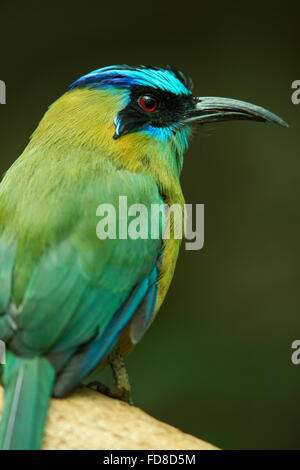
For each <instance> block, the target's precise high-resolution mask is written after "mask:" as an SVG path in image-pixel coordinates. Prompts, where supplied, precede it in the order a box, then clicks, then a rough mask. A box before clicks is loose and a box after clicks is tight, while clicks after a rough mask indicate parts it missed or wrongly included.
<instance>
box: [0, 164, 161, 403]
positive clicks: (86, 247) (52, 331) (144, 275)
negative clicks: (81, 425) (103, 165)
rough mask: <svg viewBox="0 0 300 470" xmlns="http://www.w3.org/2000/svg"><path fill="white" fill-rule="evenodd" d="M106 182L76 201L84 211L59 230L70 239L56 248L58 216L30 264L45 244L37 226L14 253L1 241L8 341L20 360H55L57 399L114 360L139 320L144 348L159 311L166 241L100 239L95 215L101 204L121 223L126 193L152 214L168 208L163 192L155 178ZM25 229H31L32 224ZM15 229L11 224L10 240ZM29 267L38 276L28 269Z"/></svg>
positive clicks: (0, 323)
mask: <svg viewBox="0 0 300 470" xmlns="http://www.w3.org/2000/svg"><path fill="white" fill-rule="evenodd" d="M102 183H103V184H101V185H99V184H97V185H90V186H89V189H88V190H87V191H85V194H84V195H81V196H80V198H78V199H77V200H76V197H74V195H72V197H73V202H74V199H75V201H76V202H77V205H78V207H77V213H78V215H77V217H76V223H73V224H72V225H71V227H72V228H71V229H70V230H69V231H67V230H66V229H65V228H64V227H61V228H60V227H58V228H57V227H56V230H57V231H58V233H63V234H64V236H63V237H61V239H60V240H58V239H57V237H56V240H55V241H54V242H53V238H54V239H55V237H54V235H53V230H54V228H53V227H54V225H53V222H52V221H51V218H50V220H49V225H48V226H47V227H45V228H46V231H48V233H49V234H50V235H49V243H48V244H46V249H43V250H41V251H40V252H39V253H36V251H35V252H33V253H32V256H31V258H30V260H29V261H28V256H29V255H31V252H30V250H33V251H34V250H36V247H37V246H41V244H39V242H38V240H36V241H35V240H34V234H35V223H34V221H32V224H31V231H30V234H31V237H22V241H20V240H17V242H16V244H15V245H10V248H9V249H8V244H7V242H6V238H5V236H4V235H3V237H2V239H1V241H2V243H1V242H0V279H2V278H3V279H4V278H5V284H3V285H1V287H0V304H1V305H2V310H4V311H5V314H2V316H0V338H3V339H4V340H5V341H7V342H8V344H9V348H10V349H11V350H12V351H13V352H15V353H16V354H17V355H19V356H26V357H33V356H36V355H45V356H46V357H47V358H48V359H49V361H50V362H51V363H52V365H53V366H54V367H55V369H56V371H57V383H56V386H55V391H54V393H55V394H56V395H57V396H62V395H65V394H66V393H67V392H68V391H69V390H71V389H72V388H73V387H74V386H75V385H76V384H77V383H78V382H80V381H81V380H82V379H83V378H84V376H85V375H87V374H88V373H89V372H90V371H91V370H92V369H93V368H94V367H95V366H96V365H97V363H99V361H102V360H103V359H105V358H106V357H107V355H108V354H109V353H110V351H111V349H112V348H113V347H114V345H115V344H116V343H117V341H118V339H119V338H120V336H121V335H122V333H123V331H124V329H125V328H126V327H127V326H128V325H129V323H130V322H131V320H133V321H132V326H131V336H132V341H133V342H134V343H136V342H138V341H139V340H140V339H141V337H142V336H143V334H144V332H145V331H146V329H147V327H148V325H149V323H150V321H151V318H152V315H153V312H154V309H155V304H156V298H157V278H158V264H159V262H158V260H159V256H160V251H161V246H162V241H161V239H160V238H158V239H157V240H152V239H150V238H148V239H136V240H133V239H130V238H128V239H118V238H117V239H105V240H99V239H98V238H97V237H96V225H97V218H96V217H95V213H96V209H97V207H98V205H99V203H108V202H109V203H111V204H113V205H114V206H115V207H116V208H117V210H116V216H117V219H118V220H119V216H120V214H119V210H118V197H119V195H126V196H127V202H128V206H129V205H130V204H133V203H134V204H136V203H142V204H144V206H146V207H148V208H150V207H151V204H153V203H158V204H161V203H162V200H161V197H160V195H159V191H158V189H157V187H156V184H155V183H154V182H153V181H151V180H150V179H149V178H147V177H145V176H142V175H133V174H131V173H128V172H125V171H124V172H123V173H122V174H121V175H119V177H118V178H115V177H114V175H111V177H108V176H107V175H106V177H105V181H103V182H102ZM48 202H49V201H48ZM56 205H57V202H56ZM59 210H60V211H63V212H64V211H66V209H65V208H64V207H60V209H59ZM150 216H151V215H150V212H149V217H150ZM25 225H27V226H29V227H30V223H29V222H28V221H27V224H25ZM12 231H13V227H9V226H8V227H6V229H5V234H6V235H7V234H11V232H12ZM161 232H162V227H161ZM32 237H33V238H32ZM11 238H12V237H11ZM29 238H30V239H29ZM28 239H29V241H28ZM24 240H25V241H24ZM42 246H45V244H43V245H42ZM14 247H16V249H15V248H14ZM15 251H16V253H15ZM8 253H9V255H8ZM25 253H26V256H25ZM3 258H5V259H6V262H5V263H3V262H1V261H2V260H3ZM25 261H26V262H27V261H28V262H27V265H28V266H30V267H31V266H33V268H32V269H31V270H30V269H28V267H26V268H24V265H25ZM8 274H10V275H8ZM20 279H21V280H22V281H21V282H20ZM24 279H28V281H27V282H26V283H24ZM14 281H15V282H14ZM14 286H15V287H14ZM18 286H22V288H23V290H24V292H23V294H20V287H18ZM10 299H20V301H19V302H18V308H17V309H16V308H15V307H14V308H9V305H10V303H9V301H10ZM12 305H13V306H14V303H12ZM0 311H1V310H0Z"/></svg>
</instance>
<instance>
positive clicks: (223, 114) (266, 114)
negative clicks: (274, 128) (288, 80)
mask: <svg viewBox="0 0 300 470" xmlns="http://www.w3.org/2000/svg"><path fill="white" fill-rule="evenodd" d="M234 119H239V120H240V119H249V120H253V121H262V122H266V121H268V122H274V123H275V124H279V125H281V126H284V127H289V126H288V124H287V123H286V122H285V121H284V120H283V119H281V118H280V117H278V116H276V114H273V113H271V112H270V111H268V110H267V109H265V108H262V107H261V106H256V105H255V104H251V103H247V102H246V101H239V100H234V99H231V98H217V97H215V96H204V97H198V98H195V107H194V109H193V110H192V111H191V113H190V114H189V116H188V117H187V119H186V121H185V122H187V123H189V122H193V121H195V122H199V124H202V123H207V122H215V121H231V120H234Z"/></svg>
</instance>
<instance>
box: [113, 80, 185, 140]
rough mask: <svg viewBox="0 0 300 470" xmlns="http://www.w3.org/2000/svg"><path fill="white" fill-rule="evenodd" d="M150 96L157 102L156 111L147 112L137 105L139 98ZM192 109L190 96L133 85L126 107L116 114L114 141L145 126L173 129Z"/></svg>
mask: <svg viewBox="0 0 300 470" xmlns="http://www.w3.org/2000/svg"><path fill="white" fill-rule="evenodd" d="M146 95H151V96H153V97H155V98H156V100H157V101H158V106H157V109H156V110H155V111H154V112H148V111H147V110H144V109H142V108H141V106H140V105H139V98H140V97H141V96H146ZM193 108H194V98H193V96H192V95H175V94H174V93H171V92H169V91H163V90H160V89H156V88H152V87H144V86H140V85H134V86H133V87H132V88H131V93H130V101H129V103H128V105H127V106H126V107H125V108H124V109H122V111H120V112H119V113H118V114H117V118H116V121H115V124H116V133H115V135H114V136H113V137H114V139H118V138H119V137H121V136H122V135H125V134H129V133H131V132H137V131H139V130H141V129H143V128H145V127H147V126H152V127H162V128H164V127H170V128H171V129H175V128H176V127H177V126H178V124H180V123H181V122H182V121H183V120H184V119H185V118H186V117H187V116H188V115H189V113H190V112H191V109H193Z"/></svg>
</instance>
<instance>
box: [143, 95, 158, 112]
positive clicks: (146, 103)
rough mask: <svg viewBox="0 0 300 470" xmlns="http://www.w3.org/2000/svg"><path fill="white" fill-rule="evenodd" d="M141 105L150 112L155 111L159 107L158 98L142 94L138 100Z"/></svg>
mask: <svg viewBox="0 0 300 470" xmlns="http://www.w3.org/2000/svg"><path fill="white" fill-rule="evenodd" d="M138 103H139V105H140V107H141V108H142V109H143V110H144V111H148V113H153V111H155V110H156V109H157V106H158V100H157V99H156V98H154V96H151V95H145V96H141V97H140V98H139V100H138Z"/></svg>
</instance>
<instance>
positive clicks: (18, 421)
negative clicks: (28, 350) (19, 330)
mask: <svg viewBox="0 0 300 470" xmlns="http://www.w3.org/2000/svg"><path fill="white" fill-rule="evenodd" d="M6 359H7V363H6V364H5V366H4V367H3V376H2V382H3V385H4V388H5V394H4V410H3V414H2V418H1V422H0V449H2V450H36V449H39V448H40V446H41V442H42V437H43V429H44V425H45V421H46V417H47V410H48V405H49V399H50V395H51V391H52V387H53V382H54V378H55V372H54V369H53V368H52V367H51V365H50V364H49V362H48V361H47V360H46V359H44V358H42V357H35V358H33V359H25V358H20V357H17V356H15V355H14V354H13V353H11V352H10V351H8V353H7V358H6Z"/></svg>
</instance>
